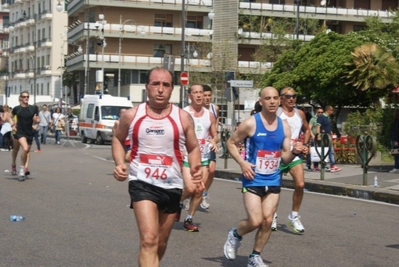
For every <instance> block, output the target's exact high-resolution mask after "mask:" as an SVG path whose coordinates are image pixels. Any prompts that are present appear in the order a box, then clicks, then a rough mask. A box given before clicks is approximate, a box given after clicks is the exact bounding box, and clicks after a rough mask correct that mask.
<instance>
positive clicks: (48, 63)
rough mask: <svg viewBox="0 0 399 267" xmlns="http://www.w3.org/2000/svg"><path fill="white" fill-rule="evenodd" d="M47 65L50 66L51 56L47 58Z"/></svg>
mask: <svg viewBox="0 0 399 267" xmlns="http://www.w3.org/2000/svg"><path fill="white" fill-rule="evenodd" d="M46 65H50V55H47V56H46Z"/></svg>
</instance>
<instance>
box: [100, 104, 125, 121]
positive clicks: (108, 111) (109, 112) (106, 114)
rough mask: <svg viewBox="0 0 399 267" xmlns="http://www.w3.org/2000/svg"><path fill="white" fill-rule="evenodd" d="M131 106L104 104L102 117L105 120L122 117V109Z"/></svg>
mask: <svg viewBox="0 0 399 267" xmlns="http://www.w3.org/2000/svg"><path fill="white" fill-rule="evenodd" d="M129 108H131V107H120V106H102V107H101V119H103V120H117V119H119V117H120V114H119V113H120V111H121V109H129Z"/></svg>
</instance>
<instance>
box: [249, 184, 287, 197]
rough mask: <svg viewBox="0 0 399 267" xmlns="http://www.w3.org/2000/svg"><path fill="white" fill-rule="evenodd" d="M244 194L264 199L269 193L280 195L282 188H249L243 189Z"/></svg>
mask: <svg viewBox="0 0 399 267" xmlns="http://www.w3.org/2000/svg"><path fill="white" fill-rule="evenodd" d="M242 192H243V193H246V192H250V193H252V194H255V195H257V196H260V197H264V196H266V195H267V194H269V193H273V194H280V192H281V186H248V187H243V188H242Z"/></svg>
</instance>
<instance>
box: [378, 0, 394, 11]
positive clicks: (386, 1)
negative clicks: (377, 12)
mask: <svg viewBox="0 0 399 267" xmlns="http://www.w3.org/2000/svg"><path fill="white" fill-rule="evenodd" d="M397 2H398V1H397V0H382V7H381V9H382V10H389V9H396V8H397V7H398V3H397Z"/></svg>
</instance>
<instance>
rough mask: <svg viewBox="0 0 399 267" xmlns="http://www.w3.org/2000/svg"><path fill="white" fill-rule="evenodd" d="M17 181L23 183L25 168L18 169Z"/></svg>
mask: <svg viewBox="0 0 399 267" xmlns="http://www.w3.org/2000/svg"><path fill="white" fill-rule="evenodd" d="M18 180H19V181H21V182H22V181H25V168H24V167H22V166H21V167H19V172H18Z"/></svg>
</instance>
